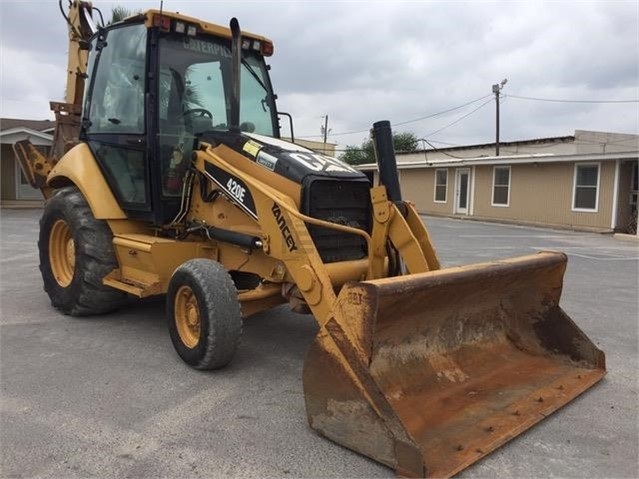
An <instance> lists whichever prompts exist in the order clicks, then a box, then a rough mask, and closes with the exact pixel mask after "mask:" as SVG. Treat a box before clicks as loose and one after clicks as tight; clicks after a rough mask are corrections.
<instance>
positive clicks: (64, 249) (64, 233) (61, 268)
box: [49, 220, 75, 288]
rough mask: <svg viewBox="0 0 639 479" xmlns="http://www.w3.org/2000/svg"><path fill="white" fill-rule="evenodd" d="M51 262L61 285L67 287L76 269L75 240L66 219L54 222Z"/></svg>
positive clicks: (50, 252)
mask: <svg viewBox="0 0 639 479" xmlns="http://www.w3.org/2000/svg"><path fill="white" fill-rule="evenodd" d="M49 262H50V263H51V272H52V273H53V277H54V278H55V280H56V281H57V282H58V284H59V285H60V286H62V287H63V288H66V287H67V286H69V285H70V284H71V281H72V280H73V271H74V269H75V242H74V241H73V236H72V235H71V228H69V225H68V224H67V222H66V221H64V220H58V221H56V222H55V223H54V224H53V227H52V228H51V233H50V235H49Z"/></svg>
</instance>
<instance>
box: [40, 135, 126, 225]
mask: <svg viewBox="0 0 639 479" xmlns="http://www.w3.org/2000/svg"><path fill="white" fill-rule="evenodd" d="M47 185H49V186H51V187H52V188H63V187H65V186H71V185H75V186H77V187H78V188H79V189H80V191H81V192H82V195H83V196H84V197H85V198H86V200H87V202H88V203H89V207H90V208H91V211H92V212H93V216H95V217H96V218H97V219H99V220H111V219H126V214H125V213H124V211H122V208H120V206H119V205H118V202H117V201H116V199H115V196H113V192H112V191H111V188H109V185H108V184H107V182H106V180H105V179H104V176H103V175H102V171H100V168H99V167H98V164H97V162H96V161H95V158H94V157H93V153H91V150H90V149H89V147H88V146H87V144H86V143H80V144H79V145H76V146H74V147H73V148H72V149H71V150H69V151H68V152H67V153H66V154H65V155H64V156H63V157H62V158H61V159H60V161H58V163H57V164H56V165H55V166H54V167H53V169H52V170H51V173H49V176H48V177H47Z"/></svg>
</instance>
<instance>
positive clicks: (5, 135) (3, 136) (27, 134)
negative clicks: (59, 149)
mask: <svg viewBox="0 0 639 479" xmlns="http://www.w3.org/2000/svg"><path fill="white" fill-rule="evenodd" d="M33 137H35V138H39V139H40V140H44V141H45V142H47V144H50V143H51V142H53V135H49V134H47V133H43V132H41V131H37V130H32V129H31V128H24V127H17V128H10V129H8V130H4V131H0V143H2V144H5V143H10V144H13V143H15V142H16V141H20V140H25V139H27V138H33Z"/></svg>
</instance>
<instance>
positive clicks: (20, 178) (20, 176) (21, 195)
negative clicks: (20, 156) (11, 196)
mask: <svg viewBox="0 0 639 479" xmlns="http://www.w3.org/2000/svg"><path fill="white" fill-rule="evenodd" d="M15 170H16V199H17V200H41V199H43V198H44V197H43V196H42V193H40V190H37V189H35V188H33V187H32V186H31V185H30V184H29V182H28V181H27V178H26V177H25V176H24V173H22V168H20V163H18V160H16V161H15Z"/></svg>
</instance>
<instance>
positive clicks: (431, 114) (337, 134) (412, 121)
mask: <svg viewBox="0 0 639 479" xmlns="http://www.w3.org/2000/svg"><path fill="white" fill-rule="evenodd" d="M489 96H492V95H490V94H489V95H484V96H482V97H479V98H475V99H474V100H471V101H469V102H466V103H464V104H462V105H458V106H455V107H452V108H448V109H446V110H442V111H438V112H437V113H430V114H428V115H426V116H422V117H419V118H415V119H413V120H406V121H401V122H399V123H393V126H402V125H407V124H409V123H415V122H418V121H422V120H427V119H428V118H434V117H436V116H440V115H444V114H446V113H450V112H451V111H455V110H459V109H461V108H464V107H466V106H468V105H472V104H473V103H477V102H478V101H481V100H483V99H485V98H488V97H489ZM322 118H323V117H322ZM368 131H370V128H366V129H365V130H358V131H345V132H341V133H332V134H331V136H345V135H355V134H357V133H367V132H368ZM321 137H322V135H304V136H300V138H301V139H303V138H321Z"/></svg>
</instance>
